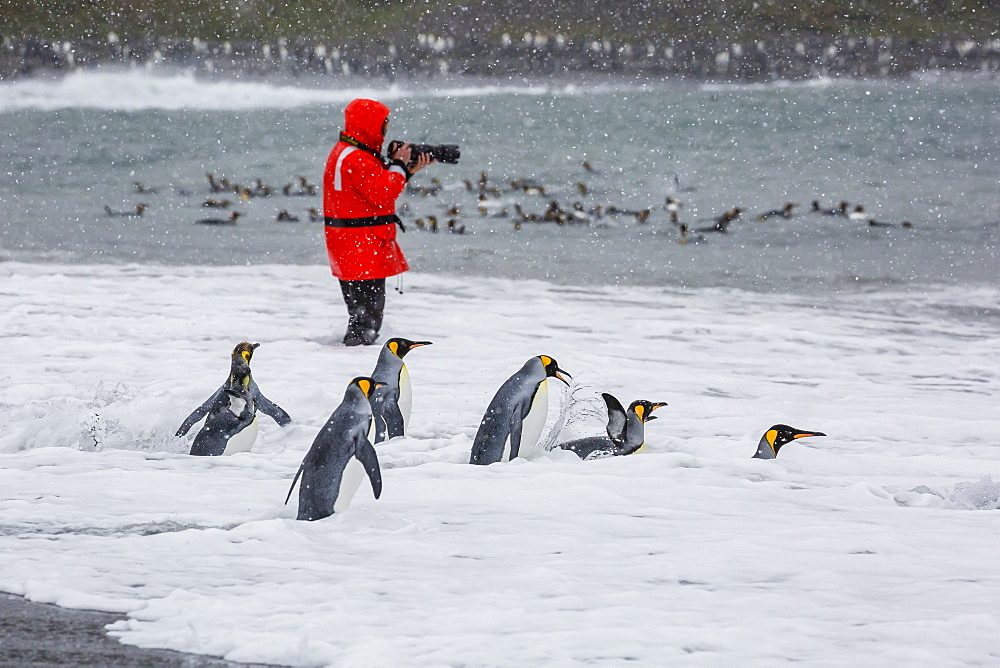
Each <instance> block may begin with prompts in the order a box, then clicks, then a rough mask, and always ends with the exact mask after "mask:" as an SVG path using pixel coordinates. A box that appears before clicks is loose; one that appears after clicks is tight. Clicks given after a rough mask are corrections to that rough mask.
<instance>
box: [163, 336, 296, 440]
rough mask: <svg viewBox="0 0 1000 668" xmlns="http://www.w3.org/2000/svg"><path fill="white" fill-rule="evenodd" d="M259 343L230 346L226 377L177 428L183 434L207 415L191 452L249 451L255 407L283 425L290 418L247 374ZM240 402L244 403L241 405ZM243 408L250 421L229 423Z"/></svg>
mask: <svg viewBox="0 0 1000 668" xmlns="http://www.w3.org/2000/svg"><path fill="white" fill-rule="evenodd" d="M259 346H260V344H259V343H247V342H246V341H243V342H241V343H238V344H237V345H236V347H235V348H233V353H232V359H231V362H230V371H229V378H227V379H226V382H225V383H223V385H222V387H220V388H219V389H218V390H216V391H215V393H214V394H213V395H212V396H210V397H209V398H208V400H207V401H205V403H203V404H202V405H201V406H199V407H198V408H196V409H195V410H194V412H192V413H191V415H189V416H188V417H187V419H186V420H184V423H183V424H182V425H181V426H180V428H179V429H178V430H177V433H176V436H184V435H185V434H187V433H188V431H190V429H191V427H193V426H194V425H195V424H196V423H197V422H198V421H199V420H201V419H202V418H203V417H205V416H206V415H207V416H208V418H207V419H206V420H205V425H204V426H203V427H202V428H201V431H200V432H198V435H197V436H196V437H195V439H194V444H193V445H192V446H191V454H192V455H231V454H233V453H236V452H249V451H250V449H251V448H252V447H253V444H254V442H255V441H256V440H257V432H258V429H259V425H258V423H257V414H256V413H257V411H258V410H260V411H262V412H263V413H264V414H265V415H269V416H270V417H271V418H273V419H274V421H275V422H277V423H278V424H279V425H281V426H282V427H284V426H285V425H287V424H288V423H290V422H291V421H292V418H291V417H289V415H288V413H286V412H285V411H284V410H282V409H281V407H280V406H278V405H277V404H275V403H274V402H273V401H271V400H270V399H268V398H267V397H265V396H264V395H263V394H261V392H260V388H259V387H257V383H256V382H255V381H254V379H253V376H252V375H251V373H250V359H251V358H252V357H253V351H254V350H256V349H257V348H258V347H259ZM240 402H243V403H245V404H246V406H242V405H240ZM246 409H249V411H250V420H249V421H248V422H247V423H246V424H244V425H242V426H239V428H235V425H234V424H231V422H232V420H231V419H230V417H229V415H232V414H236V415H237V416H239V415H241V414H242V413H243V412H244V410H246ZM227 414H229V415H227Z"/></svg>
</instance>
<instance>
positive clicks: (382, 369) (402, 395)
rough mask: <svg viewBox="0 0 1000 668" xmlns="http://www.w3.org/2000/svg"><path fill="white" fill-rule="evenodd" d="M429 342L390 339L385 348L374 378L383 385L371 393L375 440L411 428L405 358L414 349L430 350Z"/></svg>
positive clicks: (380, 355) (408, 376) (409, 397)
mask: <svg viewBox="0 0 1000 668" xmlns="http://www.w3.org/2000/svg"><path fill="white" fill-rule="evenodd" d="M429 345H431V342H430V341H410V340H409V339H400V338H395V339H389V340H388V341H386V342H385V345H384V346H382V352H380V353H379V356H378V362H377V363H376V364H375V370H374V371H372V378H374V379H375V382H376V383H384V385H382V386H381V387H378V388H376V389H375V391H374V392H373V393H372V402H371V403H372V418H373V419H374V421H375V440H374V441H373V443H381V442H382V441H385V440H388V439H390V438H395V437H397V436H402V435H403V434H405V433H406V429H407V427H408V426H409V424H410V408H411V407H412V405H413V388H412V387H411V386H410V373H409V372H408V371H407V370H406V365H405V364H403V357H405V356H406V354H407V353H408V352H410V351H411V350H413V349H414V348H419V347H420V346H429Z"/></svg>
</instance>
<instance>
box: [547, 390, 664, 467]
mask: <svg viewBox="0 0 1000 668" xmlns="http://www.w3.org/2000/svg"><path fill="white" fill-rule="evenodd" d="M601 397H603V398H604V403H605V405H606V406H607V407H608V429H607V431H608V435H607V436H590V437H588V438H578V439H576V440H573V441H569V442H567V443H560V444H559V445H558V446H557V447H559V448H562V449H563V450H570V451H572V452H575V453H576V454H577V455H578V456H579V457H580V459H604V458H605V457H621V456H624V455H631V454H634V453H636V452H639V451H640V450H642V449H643V448H644V447H645V446H646V434H645V427H644V424H645V423H646V422H649V421H650V420H655V419H656V416H655V415H653V411H655V410H656V409H657V408H661V407H663V406H666V405H667V404H666V403H664V402H652V401H646V400H644V399H639V400H637V401H633V402H632V403H631V404H630V405H629V407H628V411H626V410H625V409H624V408H622V405H621V402H620V401H618V399H616V398H615V397H614V396H613V395H611V394H608V393H607V392H604V393H602V394H601Z"/></svg>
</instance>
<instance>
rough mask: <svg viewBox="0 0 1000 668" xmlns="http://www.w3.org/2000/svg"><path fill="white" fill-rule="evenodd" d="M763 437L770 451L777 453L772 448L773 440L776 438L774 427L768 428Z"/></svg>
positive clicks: (776, 433)
mask: <svg viewBox="0 0 1000 668" xmlns="http://www.w3.org/2000/svg"><path fill="white" fill-rule="evenodd" d="M764 438H766V439H767V444H768V445H770V446H771V452H773V453H774V454H775V455H777V454H778V453H777V451H776V450H775V449H774V442H775V441H776V440H778V432H777V430H775V429H768V430H767V433H766V434H764Z"/></svg>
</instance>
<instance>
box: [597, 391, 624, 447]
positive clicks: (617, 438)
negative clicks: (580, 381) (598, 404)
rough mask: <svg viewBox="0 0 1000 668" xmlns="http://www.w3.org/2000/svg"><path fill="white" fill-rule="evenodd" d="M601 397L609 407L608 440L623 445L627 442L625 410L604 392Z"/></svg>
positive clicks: (616, 400) (618, 402) (611, 396)
mask: <svg viewBox="0 0 1000 668" xmlns="http://www.w3.org/2000/svg"><path fill="white" fill-rule="evenodd" d="M601 397H603V398H604V403H605V405H606V406H607V407H608V438H610V439H611V440H612V441H614V442H615V443H621V442H622V441H624V440H625V424H626V419H625V409H624V408H622V404H621V402H620V401H618V399H616V398H615V397H614V396H613V395H610V394H608V393H607V392H602V393H601Z"/></svg>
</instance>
